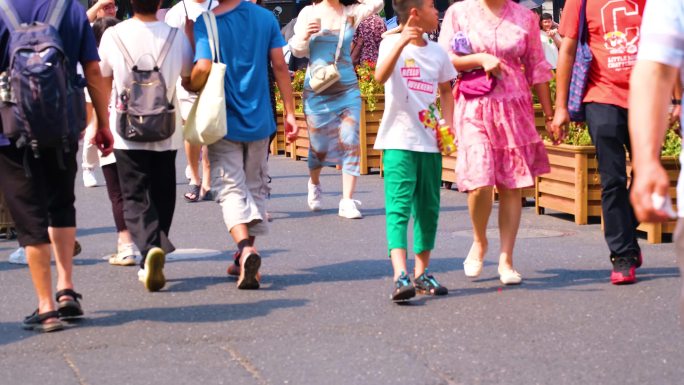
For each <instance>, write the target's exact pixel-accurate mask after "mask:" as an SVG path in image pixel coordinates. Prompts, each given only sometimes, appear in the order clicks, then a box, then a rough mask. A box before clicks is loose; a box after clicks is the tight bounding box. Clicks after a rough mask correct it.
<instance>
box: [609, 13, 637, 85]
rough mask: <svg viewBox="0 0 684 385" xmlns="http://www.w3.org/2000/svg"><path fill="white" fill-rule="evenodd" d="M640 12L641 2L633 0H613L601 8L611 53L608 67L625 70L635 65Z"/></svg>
mask: <svg viewBox="0 0 684 385" xmlns="http://www.w3.org/2000/svg"><path fill="white" fill-rule="evenodd" d="M626 3H627V4H629V5H631V7H629V8H631V9H632V10H629V9H628V7H627V6H626ZM639 13H640V12H639V4H637V3H636V2H634V1H632V0H612V1H609V2H607V3H606V5H604V6H603V8H601V23H602V27H603V39H604V46H605V47H606V49H607V50H608V53H609V55H610V56H608V63H607V64H608V68H610V69H614V70H616V71H623V70H630V69H631V68H632V67H633V66H634V63H635V62H636V55H637V51H638V44H639V34H640V33H639V25H640V24H641V17H640V16H639Z"/></svg>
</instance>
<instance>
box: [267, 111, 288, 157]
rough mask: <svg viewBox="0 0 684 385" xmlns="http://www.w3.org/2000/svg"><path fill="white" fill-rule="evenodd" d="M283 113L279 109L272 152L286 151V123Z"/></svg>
mask: <svg viewBox="0 0 684 385" xmlns="http://www.w3.org/2000/svg"><path fill="white" fill-rule="evenodd" d="M283 122H284V119H283V113H282V111H279V114H278V117H277V118H276V136H275V138H273V141H272V142H271V148H270V151H271V154H272V155H278V154H283V153H284V152H285V125H284V123H283Z"/></svg>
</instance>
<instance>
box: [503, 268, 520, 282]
mask: <svg viewBox="0 0 684 385" xmlns="http://www.w3.org/2000/svg"><path fill="white" fill-rule="evenodd" d="M499 280H500V281H501V283H503V284H504V285H520V283H521V282H522V276H521V275H520V273H518V272H517V271H515V270H513V269H505V270H499Z"/></svg>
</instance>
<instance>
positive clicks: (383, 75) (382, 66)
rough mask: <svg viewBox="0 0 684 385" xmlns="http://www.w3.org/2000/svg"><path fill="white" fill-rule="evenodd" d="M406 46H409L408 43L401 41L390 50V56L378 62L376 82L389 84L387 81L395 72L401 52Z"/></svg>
mask: <svg viewBox="0 0 684 385" xmlns="http://www.w3.org/2000/svg"><path fill="white" fill-rule="evenodd" d="M406 44H408V42H407V41H404V40H403V39H399V40H398V41H397V43H396V44H395V45H394V47H392V49H391V50H390V52H389V55H388V56H387V57H385V58H384V59H382V60H378V63H377V65H376V67H375V75H374V76H375V81H377V82H378V83H380V84H385V82H387V79H389V77H390V76H391V75H392V71H394V67H396V65H397V60H399V56H400V55H401V51H403V50H404V47H406Z"/></svg>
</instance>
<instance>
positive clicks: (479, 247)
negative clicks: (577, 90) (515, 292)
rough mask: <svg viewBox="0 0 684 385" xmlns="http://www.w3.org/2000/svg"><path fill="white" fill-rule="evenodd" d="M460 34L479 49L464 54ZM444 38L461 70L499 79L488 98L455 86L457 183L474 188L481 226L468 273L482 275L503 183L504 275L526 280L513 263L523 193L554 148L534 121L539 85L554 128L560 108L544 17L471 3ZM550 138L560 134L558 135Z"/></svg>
mask: <svg viewBox="0 0 684 385" xmlns="http://www.w3.org/2000/svg"><path fill="white" fill-rule="evenodd" d="M454 37H457V38H458V40H459V41H460V42H463V41H464V40H465V41H466V43H469V44H466V45H468V47H469V48H470V50H471V54H466V55H463V52H462V51H461V50H459V44H456V46H454ZM463 37H467V39H463ZM468 40H469V42H468ZM439 43H440V44H441V45H442V46H443V47H444V48H445V49H446V50H447V51H448V52H449V56H450V58H451V60H452V63H453V64H454V67H455V68H456V69H457V70H458V71H459V72H461V74H463V73H465V72H467V71H471V70H473V69H483V70H484V71H485V72H486V73H487V76H488V77H495V78H496V85H495V86H494V88H493V89H492V90H491V91H490V92H489V93H487V94H485V95H482V96H472V95H470V96H469V97H468V98H466V96H464V95H463V93H461V92H459V91H458V85H457V86H456V89H455V98H456V102H455V106H454V126H455V127H454V129H455V132H456V136H457V140H458V160H457V162H456V181H457V184H458V188H459V190H461V191H467V192H468V210H469V212H470V218H471V221H472V224H473V245H472V247H471V248H470V252H469V253H468V256H467V258H466V259H465V262H464V263H463V270H464V271H465V274H466V276H468V277H477V276H479V275H480V273H481V271H482V264H483V261H484V257H485V254H486V252H487V237H486V230H487V222H488V220H489V215H490V214H491V211H492V196H493V195H492V194H493V188H494V186H496V187H497V190H498V193H499V232H500V239H501V250H500V255H499V269H498V272H499V278H500V280H501V282H502V283H504V284H506V285H510V284H519V283H520V282H521V281H522V277H521V275H520V274H519V273H518V272H517V271H516V270H515V269H514V268H513V248H514V246H515V239H516V236H517V233H518V227H519V225H520V214H521V207H522V205H521V194H520V190H521V188H523V187H528V186H532V185H534V179H535V177H536V176H537V175H540V174H544V173H547V172H548V171H549V161H548V156H547V154H546V149H545V148H544V144H543V143H542V140H541V138H540V137H539V135H538V134H537V131H536V129H535V125H534V111H533V109H532V95H531V91H530V88H531V87H534V89H535V92H536V94H537V95H539V100H540V102H541V104H542V107H543V109H544V114H545V116H546V128H547V130H550V129H551V127H550V124H549V123H550V120H551V119H552V117H553V109H552V104H551V93H550V89H549V84H548V82H549V80H551V78H552V73H551V67H550V65H549V64H548V63H547V61H546V59H545V58H544V51H543V50H542V46H541V41H540V40H539V20H538V17H537V16H536V15H535V14H534V13H532V12H531V11H530V10H529V9H527V8H524V7H522V6H520V5H518V4H517V3H516V2H514V1H511V0H465V1H462V2H458V3H455V4H453V5H452V6H451V7H449V9H448V10H447V12H446V14H445V15H444V21H443V23H442V31H441V33H440V36H439ZM455 50H456V51H455ZM550 135H551V137H553V138H558V139H560V136H559V135H555V133H551V132H550Z"/></svg>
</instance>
